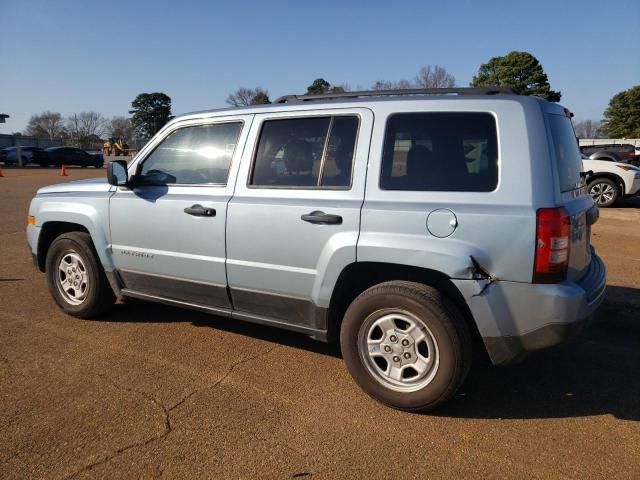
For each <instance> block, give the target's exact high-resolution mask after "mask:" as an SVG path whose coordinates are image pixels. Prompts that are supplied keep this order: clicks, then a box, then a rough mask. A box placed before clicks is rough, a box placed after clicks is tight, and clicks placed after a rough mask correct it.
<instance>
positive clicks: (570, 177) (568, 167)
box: [547, 114, 582, 192]
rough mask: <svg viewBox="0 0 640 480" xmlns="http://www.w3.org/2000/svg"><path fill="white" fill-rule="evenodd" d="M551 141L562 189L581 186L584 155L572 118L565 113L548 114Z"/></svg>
mask: <svg viewBox="0 0 640 480" xmlns="http://www.w3.org/2000/svg"><path fill="white" fill-rule="evenodd" d="M547 119H548V121H549V128H550V130H551V141H552V143H553V150H554V153H555V155H554V156H555V165H556V170H557V172H558V179H559V181H560V191H561V192H568V191H571V190H575V189H577V188H580V186H581V182H580V172H581V171H582V157H581V156H580V149H579V148H578V141H577V140H576V134H575V132H574V131H573V125H571V120H570V119H569V117H567V116H565V115H555V114H548V115H547Z"/></svg>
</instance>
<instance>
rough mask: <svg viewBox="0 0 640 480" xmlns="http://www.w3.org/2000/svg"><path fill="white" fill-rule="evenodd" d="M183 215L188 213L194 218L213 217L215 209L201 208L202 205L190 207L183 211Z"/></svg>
mask: <svg viewBox="0 0 640 480" xmlns="http://www.w3.org/2000/svg"><path fill="white" fill-rule="evenodd" d="M184 213H188V214H189V215H193V216H195V217H215V216H216V209H215V208H207V207H203V206H202V205H191V206H190V207H187V208H185V209H184Z"/></svg>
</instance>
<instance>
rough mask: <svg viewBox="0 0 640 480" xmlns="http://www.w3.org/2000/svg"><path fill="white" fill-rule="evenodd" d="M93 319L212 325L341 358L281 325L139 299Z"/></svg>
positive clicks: (336, 351) (332, 348)
mask: <svg viewBox="0 0 640 480" xmlns="http://www.w3.org/2000/svg"><path fill="white" fill-rule="evenodd" d="M96 321H111V322H119V323H122V322H124V323H127V322H132V323H173V322H176V323H180V322H182V323H184V322H189V323H191V324H192V325H194V326H196V327H202V328H214V329H217V330H221V331H225V332H229V333H234V334H237V335H243V336H246V337H252V338H257V339H260V340H264V341H267V342H273V343H278V344H281V345H285V346H288V347H293V348H299V349H303V350H308V351H310V352H314V353H320V354H322V355H329V356H332V357H338V358H339V357H340V348H339V346H338V345H337V344H336V343H324V342H318V341H316V340H313V339H311V338H309V337H307V336H306V335H303V334H301V333H296V332H291V331H288V330H282V329H280V328H274V327H269V326H265V325H259V324H255V323H250V322H245V321H241V320H235V319H231V318H225V317H221V316H217V315H209V314H206V313H201V312H197V311H194V310H186V309H184V308H177V307H171V306H168V305H162V304H159V303H153V302H144V301H141V300H128V301H127V302H126V303H125V304H119V305H116V306H115V308H114V309H113V310H111V311H110V312H109V313H108V314H106V315H104V316H102V317H100V318H99V319H96Z"/></svg>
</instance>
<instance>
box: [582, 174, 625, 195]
mask: <svg viewBox="0 0 640 480" xmlns="http://www.w3.org/2000/svg"><path fill="white" fill-rule="evenodd" d="M601 178H606V179H609V180H612V181H614V182H616V185H618V188H619V189H620V192H619V195H620V197H622V196H623V195H625V194H626V191H627V189H626V186H625V183H624V180H623V179H622V177H620V176H618V175H616V174H615V173H611V172H598V173H594V174H593V175H591V176H590V177H589V178H588V179H587V185H589V186H590V185H591V184H592V183H593V182H595V181H596V180H598V179H601Z"/></svg>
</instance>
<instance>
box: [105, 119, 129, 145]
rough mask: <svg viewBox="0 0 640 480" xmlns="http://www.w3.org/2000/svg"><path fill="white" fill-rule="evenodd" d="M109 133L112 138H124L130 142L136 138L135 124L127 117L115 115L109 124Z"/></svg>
mask: <svg viewBox="0 0 640 480" xmlns="http://www.w3.org/2000/svg"><path fill="white" fill-rule="evenodd" d="M107 133H108V135H109V136H110V137H111V138H116V139H118V138H122V139H124V140H125V141H126V142H128V143H130V142H132V141H133V140H134V129H133V124H132V123H131V119H130V118H127V117H113V118H112V119H111V122H110V123H109V125H108V126H107Z"/></svg>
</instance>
